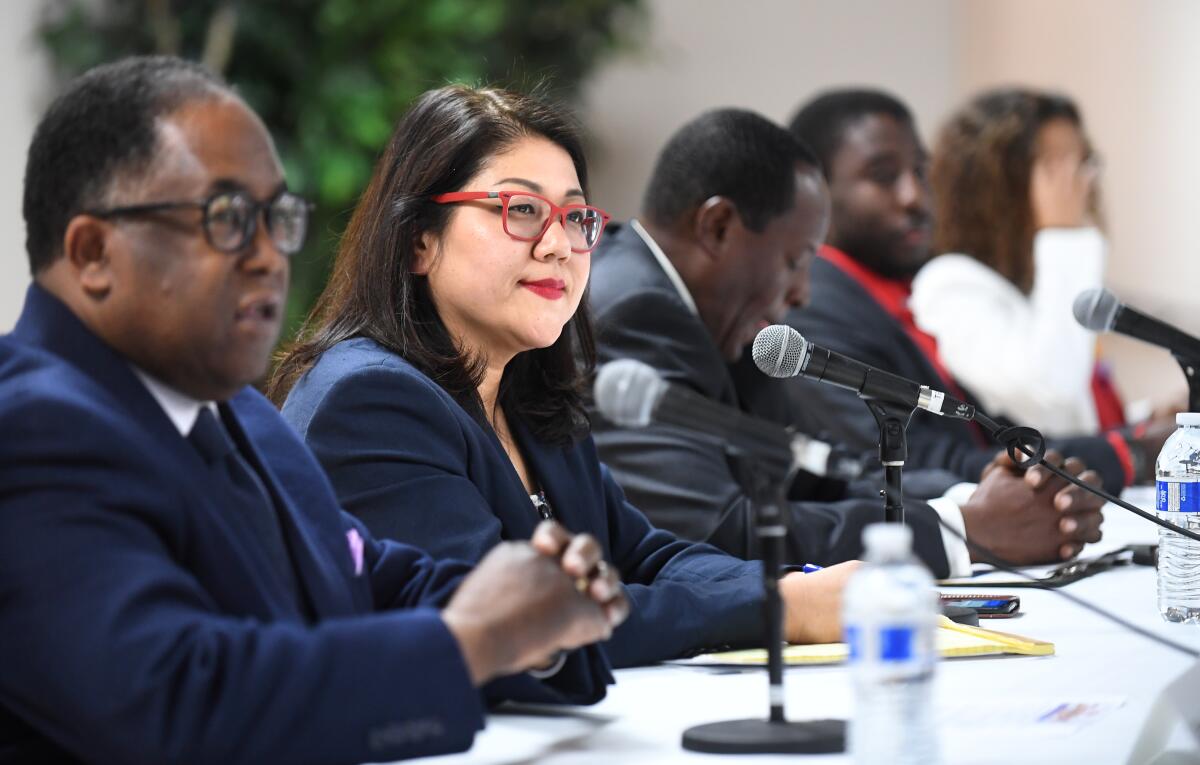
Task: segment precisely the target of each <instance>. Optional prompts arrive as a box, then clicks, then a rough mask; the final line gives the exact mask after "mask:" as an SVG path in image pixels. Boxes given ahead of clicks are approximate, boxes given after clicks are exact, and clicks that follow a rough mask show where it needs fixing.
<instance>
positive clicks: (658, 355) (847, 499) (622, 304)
mask: <svg viewBox="0 0 1200 765" xmlns="http://www.w3.org/2000/svg"><path fill="white" fill-rule="evenodd" d="M589 289H590V293H591V298H590V299H591V307H592V313H593V316H594V318H595V321H596V340H597V347H598V352H599V357H600V361H601V362H602V363H603V362H608V361H613V360H615V359H620V358H633V359H637V360H638V361H641V362H644V363H646V364H649V365H650V366H652V367H654V368H655V369H656V370H658V372H659V374H661V375H662V377H663V378H664V379H665V380H667V381H668V382H671V383H675V384H677V385H682V386H686V387H688V388H691V389H693V390H695V391H696V392H698V393H700V394H701V395H703V396H705V397H707V398H710V399H712V400H713V401H717V402H719V403H722V404H725V405H726V406H730V407H735V408H741V407H742V403H741V399H740V395H739V391H738V390H737V389H736V388H735V385H734V380H733V378H732V377H731V376H730V372H729V368H728V367H727V365H726V362H725V360H724V358H723V357H722V355H721V353H720V351H719V350H718V348H717V347H716V345H715V343H714V342H713V340H712V337H711V336H710V335H709V333H708V330H707V328H705V326H704V324H703V323H702V322H701V320H700V318H699V317H697V316H696V315H695V314H693V313H692V312H691V310H690V309H689V308H688V306H687V305H686V304H685V303H684V302H683V300H682V298H681V297H680V296H679V293H678V292H677V291H676V289H675V287H674V285H673V284H672V283H671V281H670V280H669V278H668V277H667V275H666V273H664V272H663V270H662V268H661V267H660V266H659V265H658V262H657V261H656V260H655V259H654V256H653V254H652V253H651V252H650V249H649V248H648V247H647V246H646V244H645V243H644V242H643V241H642V239H641V237H639V236H638V235H637V232H636V231H634V230H633V229H632V228H630V227H628V226H621V227H616V226H610V228H609V230H608V231H607V232H606V234H605V239H604V241H603V242H601V245H600V248H599V250H598V252H597V253H596V254H595V255H594V256H593V261H592V275H591V283H590V287H589ZM759 374H760V376H761V373H759ZM592 425H593V428H594V430H595V439H596V445H597V447H598V448H599V450H600V456H601V457H602V458H603V459H604V460H605V462H606V463H607V464H608V465H609V466H610V467H611V468H612V470H613V474H614V475H615V476H616V479H617V482H618V483H620V484H621V486H622V487H623V488H624V489H625V491H626V492H627V493H628V494H629V496H630V498H631V499H632V501H633V502H634V503H635V504H637V505H638V506H639V507H641V508H643V509H644V510H645V511H646V513H647V515H648V516H649V517H650V519H651V521H652V522H654V523H655V524H657V525H659V526H661V527H663V528H666V529H669V530H671V531H674V532H675V533H677V534H679V535H680V536H682V537H685V538H688V539H697V540H707V541H709V542H711V543H712V544H715V545H717V546H718V547H721V548H722V549H724V550H727V551H729V552H730V553H732V554H734V555H738V556H741V557H748V558H753V557H759V555H760V550H759V548H758V541H757V537H756V536H755V534H754V530H753V512H752V508H751V506H750V501H749V498H748V497H747V495H746V493H745V491H744V490H743V488H742V486H741V485H740V484H739V481H738V480H737V478H736V477H735V475H734V473H733V472H732V470H731V468H730V465H729V463H728V461H727V460H726V456H725V448H724V445H723V444H722V443H720V442H719V441H716V440H713V439H709V438H705V437H702V436H698V435H696V434H693V433H690V432H686V431H684V430H682V429H678V428H673V427H669V426H663V425H652V426H650V427H646V428H640V429H633V428H621V427H617V426H614V425H612V424H611V423H609V422H607V421H606V420H605V419H604V417H603V416H601V415H600V414H595V415H594V416H593V418H592ZM948 485H949V482H946V481H943V485H942V486H941V489H942V490H944V489H945V488H948ZM877 491H878V487H877V485H876V484H875V483H874V482H873V481H868V482H863V483H860V484H856V485H855V486H853V487H851V488H850V490H847V488H846V487H845V486H839V487H836V488H835V487H832V486H830V485H829V484H823V485H822V484H816V483H813V482H812V481H811V480H808V481H805V482H804V484H803V485H802V486H796V487H792V497H793V498H797V497H801V496H802V497H804V498H806V499H808V500H810V501H800V500H799V499H797V501H793V502H791V503H790V505H789V508H788V513H787V522H788V537H787V548H788V549H787V553H788V556H789V559H790V560H791V561H793V562H797V563H801V562H813V563H819V564H822V565H824V564H829V563H836V562H839V561H844V560H849V559H852V558H856V557H859V556H860V554H861V552H862V530H863V527H864V526H865V525H867V524H868V523H873V522H879V521H882V520H883V503H882V500H880V498H879V496H878V494H877V493H876V492H877ZM939 493H940V492H939ZM812 500H825V501H812ZM830 500H836V501H830ZM905 510H906V519H907V521H908V522H909V525H911V526H912V528H913V533H914V544H915V549H916V551H917V554H918V555H920V557H921V558H922V559H923V560H924V561H925V562H926V563H927V564H928V565H929V566H930V567H931V568H932V569H933V571H934V572H935V573H936V574H938V575H940V576H944V575H945V574H946V573H948V570H949V564H948V563H947V561H946V553H945V550H944V549H943V547H942V540H941V532H940V530H939V527H938V522H937V514H936V512H935V511H934V510H933V509H932V508H930V507H929V506H928V505H925V504H924V503H921V502H916V501H906V503H905Z"/></svg>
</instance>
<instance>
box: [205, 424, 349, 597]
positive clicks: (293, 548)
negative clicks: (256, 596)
mask: <svg viewBox="0 0 1200 765" xmlns="http://www.w3.org/2000/svg"><path fill="white" fill-rule="evenodd" d="M237 408H238V407H237V405H236V402H230V403H227V404H222V405H221V409H222V415H223V418H222V419H224V421H225V424H226V427H228V428H229V431H230V435H231V436H232V437H233V439H234V441H235V442H236V443H237V445H238V448H239V449H241V450H242V454H243V455H244V456H245V457H246V460H247V461H248V462H250V464H251V466H252V467H253V468H254V469H255V470H256V471H258V475H259V476H260V477H261V478H262V481H263V484H264V485H265V486H266V488H267V491H268V492H269V493H270V494H271V499H272V501H273V502H274V503H275V507H276V509H277V510H278V514H279V522H280V526H281V528H282V531H283V535H284V540H285V542H286V544H287V547H288V552H289V553H290V555H291V559H292V563H293V565H294V566H295V569H296V579H297V583H298V584H299V585H300V589H301V596H302V597H307V598H308V602H309V605H310V606H311V607H312V610H313V613H314V615H315V616H316V617H317V618H318V619H326V618H330V617H334V616H345V615H348V614H350V613H351V612H352V609H350V608H348V607H347V606H348V604H349V603H352V602H353V601H354V593H353V592H352V591H351V589H350V586H349V583H348V581H347V579H346V577H345V576H344V575H343V573H342V572H341V571H340V570H339V568H338V566H339V562H338V561H335V560H333V559H332V557H331V556H330V555H329V554H328V552H327V550H326V548H325V547H324V546H323V545H322V544H321V543H320V541H319V540H317V539H316V538H314V536H313V529H312V525H311V524H309V523H306V522H305V521H304V514H303V513H302V512H301V511H300V510H299V508H297V506H296V505H295V503H294V502H293V501H292V497H291V495H290V494H289V493H288V492H287V491H285V490H284V489H283V484H282V482H281V481H280V480H279V477H278V476H277V475H276V474H275V471H273V470H272V469H271V465H270V463H269V462H268V461H267V460H266V458H265V457H264V455H263V453H262V451H261V450H260V449H259V448H258V446H257V445H256V444H255V443H254V440H253V439H252V438H250V437H249V435H248V434H247V432H246V430H245V428H244V427H243V426H242V423H241V421H240V420H239V419H238V416H237ZM342 563H346V562H345V561H343V562H342ZM347 565H349V564H348V563H347Z"/></svg>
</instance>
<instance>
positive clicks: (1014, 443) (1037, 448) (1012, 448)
mask: <svg viewBox="0 0 1200 765" xmlns="http://www.w3.org/2000/svg"><path fill="white" fill-rule="evenodd" d="M975 421H976V422H978V423H979V424H980V425H983V426H984V427H985V428H986V429H987V430H988V432H989V433H991V435H992V438H994V439H996V441H997V442H999V443H1000V444H1001V445H1003V446H1004V448H1005V450H1006V451H1007V452H1008V456H1009V458H1011V459H1012V461H1013V462H1014V463H1015V464H1016V465H1017V467H1019V468H1020V469H1022V470H1025V469H1028V468H1031V467H1033V466H1034V465H1041V466H1042V467H1044V468H1046V469H1047V470H1049V471H1050V472H1051V473H1054V474H1055V475H1056V476H1058V477H1059V478H1064V479H1066V480H1067V481H1069V482H1071V483H1073V484H1075V485H1076V486H1078V487H1079V488H1081V489H1084V490H1085V491H1089V492H1091V493H1092V494H1095V495H1096V496H1097V497H1100V498H1101V499H1104V500H1106V501H1108V502H1111V503H1113V504H1114V505H1116V506H1117V507H1121V508H1124V509H1125V510H1128V511H1129V512H1131V513H1133V514H1134V515H1138V516H1141V517H1142V518H1145V519H1146V520H1148V521H1150V522H1151V523H1153V524H1156V525H1158V526H1162V527H1163V528H1164V529H1167V530H1169V531H1173V532H1175V533H1176V534H1179V535H1181V536H1184V537H1187V538H1188V539H1191V540H1194V541H1197V542H1200V534H1197V533H1196V532H1194V531H1192V530H1191V529H1185V528H1183V527H1181V526H1176V525H1175V524H1174V523H1171V522H1169V521H1164V520H1163V519H1162V518H1159V517H1158V516H1156V515H1154V514H1152V513H1148V512H1146V511H1145V510H1143V509H1141V508H1140V507H1137V506H1136V505H1132V504H1130V503H1128V502H1126V501H1125V500H1123V499H1121V498H1120V497H1114V496H1113V495H1111V494H1109V493H1108V492H1106V491H1105V490H1104V489H1101V488H1099V487H1096V486H1092V485H1091V484H1089V483H1085V482H1083V481H1081V480H1079V479H1078V478H1076V477H1075V476H1073V475H1071V474H1070V473H1068V472H1066V471H1065V470H1063V469H1062V468H1059V467H1058V466H1056V465H1051V464H1050V463H1049V462H1047V461H1046V459H1045V458H1046V439H1045V437H1044V436H1042V434H1041V433H1039V432H1038V431H1036V430H1034V429H1033V428H1028V427H1025V426H1023V425H1017V426H1011V427H1004V426H1001V425H1000V424H999V423H997V422H996V421H994V420H993V419H991V418H990V417H988V416H987V415H986V414H984V413H983V412H981V411H979V410H978V409H976V410H975ZM1018 453H1020V454H1024V455H1026V456H1027V457H1029V459H1027V460H1021V459H1020V458H1018V457H1017V454H1018Z"/></svg>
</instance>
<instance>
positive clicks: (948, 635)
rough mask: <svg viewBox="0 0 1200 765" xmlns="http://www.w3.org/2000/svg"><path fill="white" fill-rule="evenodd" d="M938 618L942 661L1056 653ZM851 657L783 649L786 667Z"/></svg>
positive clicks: (748, 657) (742, 657)
mask: <svg viewBox="0 0 1200 765" xmlns="http://www.w3.org/2000/svg"><path fill="white" fill-rule="evenodd" d="M939 618H940V619H941V621H940V622H939V624H938V627H939V629H938V631H937V647H938V651H939V652H940V653H941V654H942V656H943V657H947V658H956V657H961V656H988V655H997V654H1021V655H1024V656H1048V655H1050V654H1052V653H1054V644H1053V643H1047V642H1045V641H1042V640H1034V639H1032V638H1027V637H1021V636H1020V635H1013V634H1010V633H1007V632H998V631H996V630H989V629H984V628H982V627H970V626H967V625H965V624H956V623H955V622H952V621H950V620H949V619H947V618H946V617H944V616H943V617H939ZM849 655H850V649H849V647H848V646H847V645H846V644H845V643H819V644H816V645H789V646H784V649H783V660H784V662H785V663H787V664H837V663H838V662H842V661H845V660H846V659H847V657H849ZM681 663H684V664H703V665H706V666H710V665H747V664H766V663H767V651H766V649H764V648H750V649H747V650H743V651H723V652H721V653H706V654H701V655H700V656H693V657H692V658H690V659H683V660H682V661H681Z"/></svg>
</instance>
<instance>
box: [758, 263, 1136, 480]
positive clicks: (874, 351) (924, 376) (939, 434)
mask: <svg viewBox="0 0 1200 765" xmlns="http://www.w3.org/2000/svg"><path fill="white" fill-rule="evenodd" d="M811 295H812V298H811V300H810V302H809V304H808V305H807V306H806V307H805V308H803V309H801V310H797V311H793V312H792V313H791V315H790V316H789V317H788V323H789V324H791V325H792V326H793V327H795V328H796V329H797V330H799V331H800V333H801V334H802V335H804V337H805V339H807V340H809V341H810V342H813V343H816V344H817V345H821V346H824V347H826V348H829V349H830V350H833V351H836V352H838V353H843V354H845V355H847V356H849V357H851V358H854V359H858V360H859V361H861V362H863V363H865V364H869V365H871V366H873V367H877V368H879V369H882V370H884V371H887V372H893V373H895V374H898V375H901V376H902V377H907V378H909V379H911V380H916V381H917V382H920V383H923V384H926V385H930V386H932V387H934V388H937V387H939V385H938V381H939V380H940V379H941V378H940V377H939V376H938V373H937V371H936V370H935V369H934V368H933V365H931V364H930V363H929V361H928V360H927V359H926V358H925V355H924V354H923V353H922V352H921V350H920V349H919V348H918V347H917V345H916V343H914V342H913V341H912V338H910V337H909V336H908V333H907V332H905V331H904V328H903V327H902V326H900V325H899V324H898V323H897V322H896V321H895V320H894V319H893V318H892V317H891V316H890V315H889V314H888V313H887V311H885V310H884V309H883V307H882V306H880V305H879V304H878V303H877V302H875V300H874V298H872V297H871V296H870V294H869V293H868V292H867V291H866V290H865V289H863V287H862V286H861V285H859V284H858V283H857V282H856V281H855V280H854V279H853V278H852V277H850V276H849V275H847V274H846V273H845V272H843V271H842V270H841V269H840V268H838V267H837V266H835V265H834V264H833V263H831V262H829V261H828V260H826V259H824V258H817V259H816V260H815V261H814V262H813V265H812V288H811ZM787 388H788V391H789V393H788V395H789V397H790V399H791V404H790V410H791V421H792V422H793V423H795V424H797V425H799V426H801V427H805V428H821V429H825V430H828V431H829V432H831V433H835V434H836V435H837V436H838V437H839V438H841V439H843V440H845V441H846V442H847V443H849V444H852V445H856V446H870V445H874V444H876V443H877V442H878V440H879V429H878V426H877V425H876V424H875V420H874V418H872V416H871V414H870V412H868V411H867V408H866V406H864V405H863V403H862V402H861V401H859V400H858V397H857V396H856V395H855V394H854V393H852V392H851V391H847V390H842V389H841V388H835V387H834V386H832V385H826V384H824V383H819V382H812V381H810V380H804V379H801V378H797V379H796V380H795V381H793V382H791V383H790V384H788V385H787ZM967 398H968V402H969V403H971V404H976V403H977V402H976V401H975V400H974V399H973V398H972V397H971V396H970V394H969V392H968V395H967ZM747 400H748V401H749V405H750V406H751V407H752V408H753V407H754V406H756V405H757V403H758V402H757V401H756V395H755V394H754V393H750V394H749V395H748V398H747ZM1022 424H1028V425H1031V426H1033V427H1037V423H1022ZM974 427H975V426H973V425H971V424H970V423H967V422H963V421H961V420H952V419H949V418H947V417H937V416H935V415H931V414H927V413H925V412H917V413H916V414H914V415H913V418H912V420H911V421H910V423H909V426H908V462H907V463H906V467H913V468H922V467H924V468H941V469H944V470H949V471H951V472H953V473H955V474H956V475H959V476H962V477H963V478H964V479H966V480H969V481H978V480H979V475H980V472H981V471H982V470H983V467H984V466H985V465H986V464H987V463H988V462H989V461H991V459H992V457H993V456H995V454H996V452H998V451H1000V449H1001V447H1000V446H999V445H998V444H993V443H990V442H987V443H981V441H980V439H979V437H977V435H976V434H975V433H973V432H972V428H974ZM977 432H978V431H976V433H977ZM1050 445H1051V446H1053V447H1054V448H1056V449H1059V450H1060V451H1062V452H1063V453H1064V454H1067V455H1074V456H1078V457H1080V458H1082V459H1083V460H1084V461H1085V462H1086V463H1087V464H1088V466H1089V467H1091V468H1093V469H1095V470H1096V471H1098V472H1099V473H1100V475H1101V476H1102V477H1103V479H1104V487H1105V488H1106V489H1107V490H1109V491H1110V492H1114V493H1117V492H1120V491H1121V489H1122V488H1124V484H1125V473H1124V470H1123V468H1122V467H1121V463H1120V461H1119V459H1118V457H1117V455H1116V452H1114V451H1113V448H1112V446H1111V445H1110V444H1109V443H1108V442H1107V441H1106V440H1105V439H1103V438H1098V437H1080V438H1066V439H1056V440H1054V441H1052V442H1051V444H1050Z"/></svg>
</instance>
